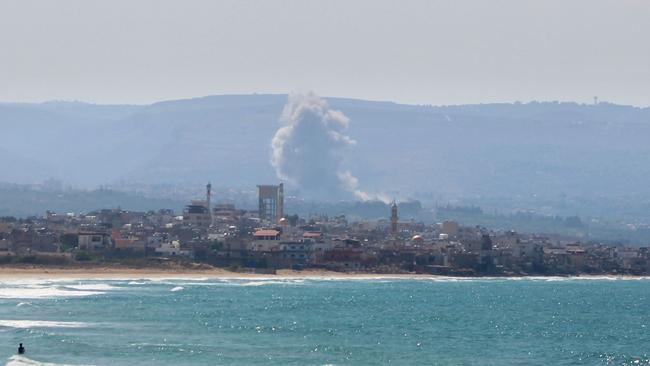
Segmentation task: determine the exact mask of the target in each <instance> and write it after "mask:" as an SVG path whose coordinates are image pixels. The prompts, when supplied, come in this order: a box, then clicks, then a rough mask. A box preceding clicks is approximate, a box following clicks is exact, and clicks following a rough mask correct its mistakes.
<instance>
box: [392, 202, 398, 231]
mask: <svg viewBox="0 0 650 366" xmlns="http://www.w3.org/2000/svg"><path fill="white" fill-rule="evenodd" d="M390 233H391V234H393V235H396V234H397V203H396V202H395V200H393V202H392V203H391V204H390Z"/></svg>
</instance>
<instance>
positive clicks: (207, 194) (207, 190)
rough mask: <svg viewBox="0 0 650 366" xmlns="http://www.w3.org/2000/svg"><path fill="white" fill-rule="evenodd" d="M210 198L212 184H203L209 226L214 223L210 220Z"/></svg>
mask: <svg viewBox="0 0 650 366" xmlns="http://www.w3.org/2000/svg"><path fill="white" fill-rule="evenodd" d="M211 200H212V184H211V183H208V185H207V186H205V203H206V205H207V206H208V213H209V214H210V226H212V224H213V223H214V222H213V220H212V205H211V204H210V201H211Z"/></svg>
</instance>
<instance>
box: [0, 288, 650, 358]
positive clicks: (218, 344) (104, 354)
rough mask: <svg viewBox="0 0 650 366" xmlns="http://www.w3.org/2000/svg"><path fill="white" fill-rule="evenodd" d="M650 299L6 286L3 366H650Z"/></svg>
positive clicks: (432, 291)
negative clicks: (20, 348)
mask: <svg viewBox="0 0 650 366" xmlns="http://www.w3.org/2000/svg"><path fill="white" fill-rule="evenodd" d="M649 301H650V280H648V279H638V280H632V279H616V280H612V279H566V278H550V279H437V280H432V279H373V280H362V279H355V280H323V279H309V278H306V279H276V278H274V279H231V280H218V279H164V280H160V279H159V280H146V279H138V280H133V279H122V280H60V281H45V280H43V281H39V280H22V281H21V280H15V281H10V280H0V364H3V362H4V363H5V364H7V365H25V364H26V365H62V364H70V365H384V364H393V365H640V364H646V365H648V364H650V302H649ZM19 342H23V343H24V344H25V346H26V347H27V354H26V355H25V357H17V356H15V351H16V347H17V345H18V343H19ZM3 360H4V361H3Z"/></svg>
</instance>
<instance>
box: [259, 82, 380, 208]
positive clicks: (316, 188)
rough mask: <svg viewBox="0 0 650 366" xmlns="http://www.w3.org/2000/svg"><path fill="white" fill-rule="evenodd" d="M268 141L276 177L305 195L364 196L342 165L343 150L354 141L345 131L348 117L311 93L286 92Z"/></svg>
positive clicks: (351, 175)
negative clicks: (287, 98) (281, 125)
mask: <svg viewBox="0 0 650 366" xmlns="http://www.w3.org/2000/svg"><path fill="white" fill-rule="evenodd" d="M280 120H281V122H282V123H283V124H284V126H283V127H281V128H280V129H278V131H277V132H276V133H275V136H274V137H273V140H272V142H271V149H272V153H271V164H272V165H273V167H274V168H275V171H276V174H277V175H278V177H279V178H280V179H281V180H283V181H285V182H287V183H288V184H289V185H291V186H293V187H295V188H298V189H300V191H301V193H302V194H303V195H305V196H306V197H308V198H315V199H319V198H320V199H326V198H333V197H336V198H344V197H346V196H347V197H350V196H352V195H354V196H356V197H357V198H359V199H364V200H365V199H367V195H366V194H365V193H364V192H362V191H361V190H359V189H358V185H359V181H358V179H357V178H356V177H355V176H354V175H353V174H352V173H351V172H350V171H349V170H345V169H344V168H343V160H344V155H345V152H346V150H348V149H349V148H350V147H352V146H354V145H355V144H356V141H354V140H353V139H352V138H350V136H348V135H346V130H347V128H348V124H349V123H350V120H349V119H348V118H347V117H346V116H345V115H344V114H343V113H341V112H340V111H336V110H333V109H330V108H329V106H328V105H327V102H326V101H325V100H323V99H321V98H319V97H318V96H317V95H315V94H314V93H309V94H300V95H293V94H292V95H290V96H289V101H288V102H287V104H286V105H285V106H284V110H283V112H282V117H281V119H280Z"/></svg>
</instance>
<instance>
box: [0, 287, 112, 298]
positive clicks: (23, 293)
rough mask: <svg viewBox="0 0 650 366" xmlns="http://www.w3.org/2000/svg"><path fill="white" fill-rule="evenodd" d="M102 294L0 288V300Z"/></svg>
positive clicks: (44, 288) (44, 289) (51, 288)
mask: <svg viewBox="0 0 650 366" xmlns="http://www.w3.org/2000/svg"><path fill="white" fill-rule="evenodd" d="M103 294H105V292H103V291H75V290H65V289H60V288H55V287H23V288H20V287H8V288H7V287H5V288H0V299H47V298H56V297H82V296H92V295H103Z"/></svg>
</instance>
